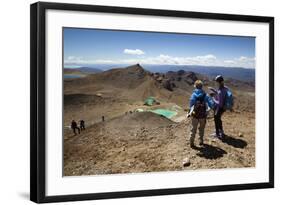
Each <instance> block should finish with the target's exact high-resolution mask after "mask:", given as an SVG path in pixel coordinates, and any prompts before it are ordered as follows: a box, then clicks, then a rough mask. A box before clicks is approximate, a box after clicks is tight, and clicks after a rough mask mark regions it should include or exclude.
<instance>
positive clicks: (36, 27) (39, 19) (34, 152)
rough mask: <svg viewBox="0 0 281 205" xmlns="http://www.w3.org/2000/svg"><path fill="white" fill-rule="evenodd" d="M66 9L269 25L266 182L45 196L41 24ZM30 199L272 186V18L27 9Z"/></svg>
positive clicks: (99, 8)
mask: <svg viewBox="0 0 281 205" xmlns="http://www.w3.org/2000/svg"><path fill="white" fill-rule="evenodd" d="M48 9H54V10H68V11H86V12H102V13H121V14H137V15H151V16H163V17H164V16H169V17H181V18H195V19H215V20H230V21H247V22H263V23H268V24H269V50H268V52H269V98H270V99H269V104H270V106H269V165H268V167H269V181H266V182H263V183H249V184H238V185H220V186H203V187H190V188H170V189H158V190H138V191H124V192H123V191H122V192H108V193H89V194H75V195H60V196H46V192H45V191H46V190H45V185H46V181H45V176H46V173H45V172H46V170H45V168H46V167H45V163H46V161H45V157H46V155H45V151H46V149H45V146H46V143H45V142H46V139H45V137H46V136H45V133H46V128H45V122H46V121H45V116H46V115H45V114H46V110H45V107H46V101H45V100H46V98H45V89H46V81H45V73H46V70H45V35H46V34H45V25H46V10H48ZM30 94H31V95H30V110H31V112H30V199H31V200H32V201H34V202H37V203H45V202H62V201H76V200H97V199H109V198H123V197H141V196H154V195H170V194H187V193H198V192H218V191H231V190H245V189H261V188H273V187H274V18H273V17H265V16H248V15H233V14H231V15H230V14H218V13H202V12H187V11H174V10H156V9H144V8H126V7H110V6H96V5H82V4H65V3H47V2H38V3H34V4H32V5H31V7H30Z"/></svg>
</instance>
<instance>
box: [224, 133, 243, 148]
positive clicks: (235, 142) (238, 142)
mask: <svg viewBox="0 0 281 205" xmlns="http://www.w3.org/2000/svg"><path fill="white" fill-rule="evenodd" d="M221 141H222V142H223V143H226V144H228V145H230V146H232V147H235V148H241V149H244V148H245V147H246V146H247V144H248V143H247V142H246V141H245V140H242V139H237V138H234V137H232V136H228V135H225V136H224V138H223V139H221Z"/></svg>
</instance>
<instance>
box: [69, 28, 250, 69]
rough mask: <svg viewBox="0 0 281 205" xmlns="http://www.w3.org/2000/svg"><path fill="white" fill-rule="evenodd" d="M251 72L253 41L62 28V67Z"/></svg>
mask: <svg viewBox="0 0 281 205" xmlns="http://www.w3.org/2000/svg"><path fill="white" fill-rule="evenodd" d="M135 63H140V64H157V65H159V64H160V65H161V64H165V65H170V64H171V65H206V66H229V67H230V66H231V67H245V68H255V38H253V37H236V36H235V37H232V36H216V35H197V34H195V35H194V34H170V33H155V32H133V31H113V30H98V29H77V28H64V64H65V65H87V64H135Z"/></svg>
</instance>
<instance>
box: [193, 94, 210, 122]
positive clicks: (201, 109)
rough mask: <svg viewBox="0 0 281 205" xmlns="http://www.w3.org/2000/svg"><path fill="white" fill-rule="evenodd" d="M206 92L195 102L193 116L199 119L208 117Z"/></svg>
mask: <svg viewBox="0 0 281 205" xmlns="http://www.w3.org/2000/svg"><path fill="white" fill-rule="evenodd" d="M205 97H206V93H204V94H203V95H202V96H201V97H200V98H198V99H197V100H196V102H195V104H194V110H193V117H195V118H197V119H202V118H206V116H207V113H206V103H205V100H204V99H205Z"/></svg>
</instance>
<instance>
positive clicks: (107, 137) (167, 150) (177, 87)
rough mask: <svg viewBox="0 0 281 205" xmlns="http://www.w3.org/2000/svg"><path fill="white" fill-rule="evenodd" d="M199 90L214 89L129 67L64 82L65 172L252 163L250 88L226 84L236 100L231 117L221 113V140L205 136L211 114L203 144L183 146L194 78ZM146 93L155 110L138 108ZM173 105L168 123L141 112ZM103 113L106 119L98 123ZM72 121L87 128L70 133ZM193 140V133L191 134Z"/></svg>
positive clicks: (189, 77)
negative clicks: (175, 113) (173, 113)
mask: <svg viewBox="0 0 281 205" xmlns="http://www.w3.org/2000/svg"><path fill="white" fill-rule="evenodd" d="M198 78H199V79H201V78H202V79H203V80H204V83H205V89H206V90H207V86H214V83H213V82H212V81H211V80H210V79H208V78H207V77H206V76H201V75H200V74H195V73H190V72H189V73H185V72H169V73H167V74H166V75H162V74H161V75H159V74H153V73H149V72H147V71H145V70H144V69H143V68H142V67H141V66H139V65H135V66H131V67H128V68H125V69H114V70H110V71H106V72H102V73H98V74H93V75H89V76H88V77H85V78H80V79H67V80H65V83H64V126H65V127H64V136H63V137H64V175H65V176H76V175H95V174H116V173H136V172H159V171H176V170H190V169H191V170H195V169H218V168H241V167H254V166H255V89H254V86H253V85H254V84H249V83H244V82H240V81H236V80H231V79H229V80H228V81H227V85H228V86H229V87H230V88H231V90H232V91H233V94H234V96H235V98H236V99H235V107H234V110H235V111H234V112H226V113H225V114H224V115H223V123H224V130H225V132H226V134H227V136H226V137H225V139H224V140H219V139H217V138H213V137H210V134H211V133H213V132H214V123H213V119H212V117H211V115H212V114H210V118H209V119H208V122H207V125H206V130H205V138H204V142H205V144H204V146H201V147H199V146H198V141H196V143H197V147H196V148H195V149H192V148H190V146H189V124H190V123H189V119H186V117H185V115H186V111H185V108H187V106H188V105H187V104H188V98H189V96H190V94H191V92H192V90H193V89H194V88H193V83H194V81H195V80H196V79H198ZM148 96H153V97H155V98H156V99H157V100H158V101H159V102H160V105H153V106H151V107H148V106H144V104H143V103H144V100H145V99H146V97H148ZM175 107H176V108H177V109H178V110H177V113H178V114H177V116H176V117H174V118H172V119H167V118H165V117H163V116H160V115H157V114H154V113H151V112H139V113H138V112H134V111H135V110H136V109H138V108H141V109H144V110H149V109H156V108H166V109H173V108H175ZM102 116H104V118H105V121H104V122H103V121H102ZM72 119H75V120H77V121H78V120H80V119H83V120H85V122H86V130H85V131H83V132H82V133H81V134H80V135H74V134H73V133H72V131H71V130H70V129H69V124H70V121H71V120H72ZM196 140H198V136H197V137H196Z"/></svg>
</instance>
